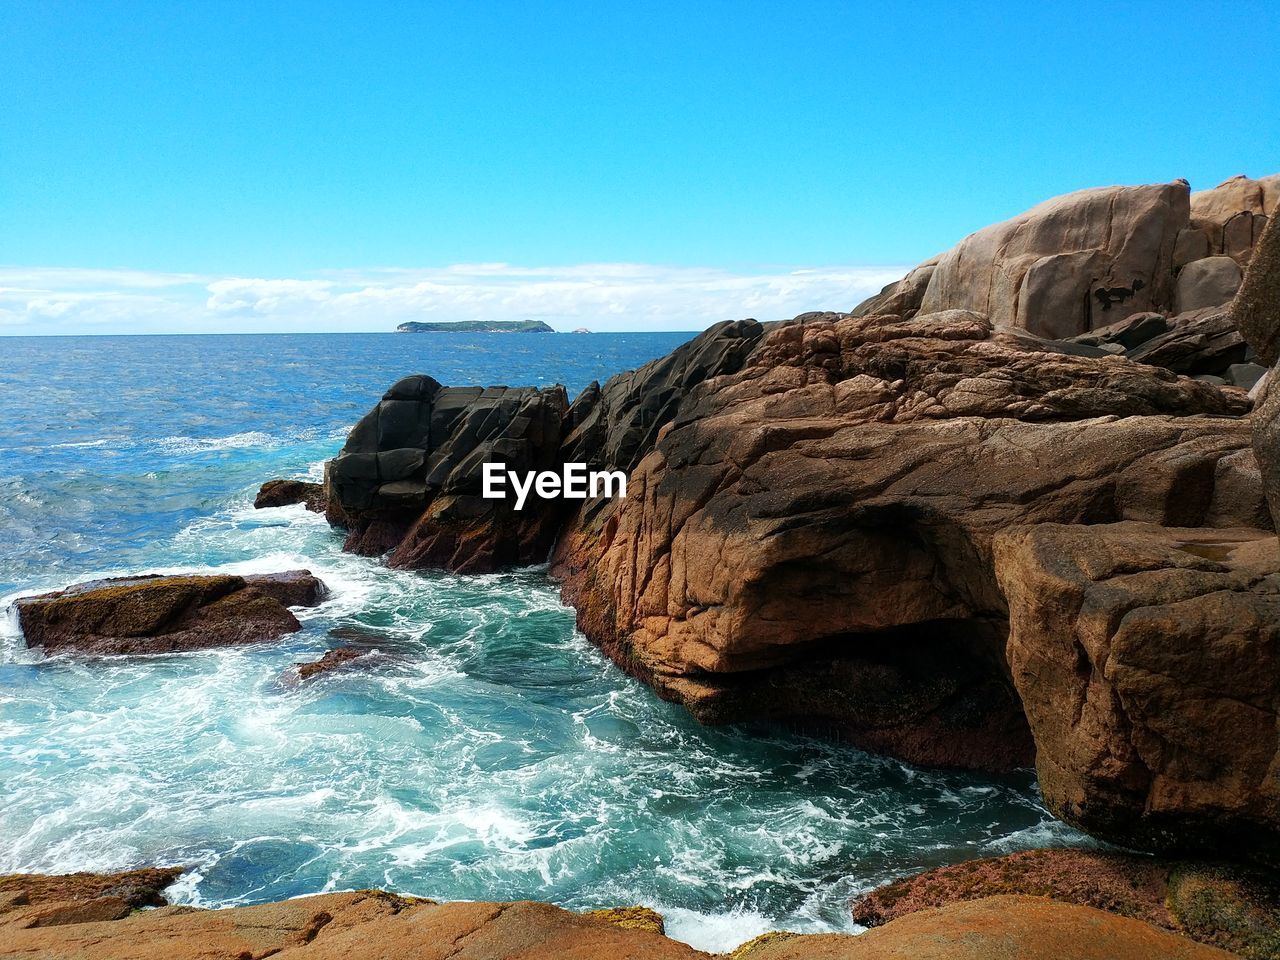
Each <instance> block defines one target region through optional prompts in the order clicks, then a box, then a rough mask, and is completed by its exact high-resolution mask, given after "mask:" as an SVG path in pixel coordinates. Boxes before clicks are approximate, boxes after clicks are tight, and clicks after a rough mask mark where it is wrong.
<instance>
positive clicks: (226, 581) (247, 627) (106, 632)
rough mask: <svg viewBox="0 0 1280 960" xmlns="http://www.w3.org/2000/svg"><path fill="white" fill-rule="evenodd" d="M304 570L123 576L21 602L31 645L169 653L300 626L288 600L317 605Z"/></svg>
mask: <svg viewBox="0 0 1280 960" xmlns="http://www.w3.org/2000/svg"><path fill="white" fill-rule="evenodd" d="M323 594H324V586H323V584H321V583H320V581H319V580H317V579H316V578H315V577H313V576H311V574H310V573H309V572H308V571H305V570H302V571H292V572H290V573H285V574H265V575H257V576H245V577H240V576H234V575H225V574H224V575H212V576H195V575H192V576H157V575H148V576H141V577H123V578H119V579H114V580H97V581H92V582H88V583H80V584H76V585H74V586H71V587H67V588H66V589H64V590H60V591H57V592H55V593H46V594H41V595H39V596H35V597H23V598H22V599H20V600H18V602H17V608H18V622H19V624H20V625H21V627H22V632H23V635H24V636H25V638H26V642H27V645H28V646H31V647H43V648H44V649H46V650H63V649H69V650H76V651H78V652H81V653H91V654H122V653H170V652H173V651H179V650H195V649H199V648H203V647H219V646H231V645H236V644H242V643H258V642H261V641H265V640H274V639H277V638H278V637H281V636H283V635H284V634H286V633H292V632H294V631H296V630H299V629H301V625H300V624H299V623H298V620H297V618H296V617H294V615H293V614H292V613H290V612H289V610H288V609H287V606H286V605H314V604H315V603H317V602H319V599H320V597H322V596H323Z"/></svg>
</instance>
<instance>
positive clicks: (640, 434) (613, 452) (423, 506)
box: [326, 320, 763, 573]
mask: <svg viewBox="0 0 1280 960" xmlns="http://www.w3.org/2000/svg"><path fill="white" fill-rule="evenodd" d="M762 334H763V327H762V326H761V325H760V324H758V323H756V322H755V321H754V320H744V321H737V322H726V323H721V324H717V325H716V326H713V327H711V328H710V329H708V330H706V331H705V332H703V333H702V334H700V335H699V336H697V337H695V338H694V339H693V340H691V341H690V342H689V343H686V344H684V345H682V346H680V347H678V348H677V349H676V350H674V351H672V352H671V353H670V354H668V355H667V356H665V357H662V358H660V359H658V360H654V361H652V362H650V363H647V364H645V365H644V366H643V367H640V368H639V369H638V370H634V371H628V372H626V373H623V374H619V375H618V376H615V377H613V378H612V379H610V380H609V381H608V382H607V383H606V384H605V385H604V387H603V388H602V387H600V386H599V385H598V384H594V383H593V384H592V385H591V386H589V387H588V388H587V389H586V390H584V391H583V392H582V394H581V395H580V396H579V397H577V398H576V399H575V400H574V403H573V405H572V406H571V407H570V406H569V404H568V402H567V400H566V396H565V392H564V388H563V387H559V386H557V387H552V388H549V389H546V390H537V389H533V388H520V389H512V388H508V387H489V388H480V387H442V386H441V385H440V384H439V383H437V382H436V381H435V380H433V379H432V378H430V377H426V376H413V377H407V378H405V379H404V380H401V381H400V382H399V383H397V384H396V385H395V386H393V387H392V388H391V390H389V391H388V392H387V394H386V395H385V396H384V397H383V399H382V401H381V402H380V403H379V404H378V406H377V407H376V408H375V409H374V410H373V411H371V412H370V413H369V414H368V415H366V416H365V417H364V419H362V420H361V421H360V422H359V423H358V424H357V425H356V426H355V428H354V429H353V430H352V431H351V435H350V436H349V437H348V438H347V442H346V445H345V446H344V447H343V448H342V452H341V453H340V454H339V455H338V457H337V458H336V459H335V460H333V461H331V462H330V463H329V464H328V467H327V471H326V487H327V491H328V506H329V511H328V512H329V517H330V519H331V520H332V521H333V522H334V523H335V524H337V525H339V526H344V527H348V528H349V529H350V534H349V536H348V538H347V543H346V549H348V550H351V551H353V552H356V553H363V554H369V555H376V554H381V553H385V552H388V551H390V552H389V554H388V557H387V562H388V563H389V564H390V565H391V566H395V567H404V568H420V567H436V568H445V569H449V570H456V571H460V572H468V573H481V572H486V571H491V570H496V569H500V568H503V567H509V566H513V565H518V564H532V563H542V562H544V561H545V560H546V559H547V555H548V553H549V552H550V549H551V545H552V543H553V541H554V539H555V537H556V535H557V533H558V532H559V529H560V525H561V523H562V522H563V520H564V518H565V516H566V513H567V509H566V507H565V506H564V501H561V500H559V499H554V500H545V499H543V498H540V497H538V496H537V494H536V492H531V493H530V495H529V502H527V503H526V504H525V506H524V509H523V510H521V511H517V510H515V509H514V501H513V499H511V498H508V499H504V500H486V499H483V498H482V497H481V496H480V494H481V490H482V486H481V483H482V473H481V470H482V466H483V464H484V463H485V462H499V463H503V464H505V465H506V468H507V469H508V470H510V471H513V472H516V473H520V474H523V473H525V472H527V471H531V470H558V469H559V468H560V466H561V465H562V464H564V463H568V462H572V463H585V464H587V465H588V466H589V467H590V468H592V469H597V468H608V469H622V470H629V469H630V468H631V467H632V466H633V465H634V464H635V463H636V462H637V461H638V460H639V458H640V457H641V456H643V455H644V454H645V453H646V452H648V450H649V448H650V447H651V446H652V445H653V441H654V438H655V437H656V435H657V433H658V431H659V430H660V429H661V428H662V427H663V426H664V425H665V424H667V423H668V422H669V421H670V420H671V419H672V418H673V417H674V416H675V413H676V409H677V408H678V406H679V405H680V403H681V402H682V400H683V398H684V396H685V394H686V393H687V392H688V391H689V390H690V389H692V388H693V387H694V386H695V385H696V384H698V383H700V382H702V381H703V380H705V379H707V378H709V377H714V376H718V375H720V374H723V373H729V372H733V371H735V370H737V369H739V368H740V367H741V365H742V363H743V360H744V359H745V357H746V356H747V354H748V353H749V352H750V351H751V349H752V347H754V346H755V344H756V342H757V341H758V340H759V339H760V337H761V335H762Z"/></svg>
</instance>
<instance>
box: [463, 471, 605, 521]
mask: <svg viewBox="0 0 1280 960" xmlns="http://www.w3.org/2000/svg"><path fill="white" fill-rule="evenodd" d="M483 481H484V486H483V488H482V490H481V496H483V497H484V498H485V499H486V500H505V499H506V498H507V490H506V484H507V483H508V482H510V484H511V489H512V490H514V491H515V495H516V509H517V510H523V509H524V503H525V500H527V499H528V497H529V492H530V491H534V492H535V493H537V494H538V496H539V497H541V498H542V499H543V500H552V499H554V498H556V497H563V498H564V499H566V500H586V499H587V497H625V496H626V495H627V475H626V474H625V473H623V472H622V471H621V470H591V471H588V470H587V465H586V464H585V463H566V464H565V465H564V471H563V473H556V472H555V471H554V470H540V471H537V472H535V471H533V470H530V471H528V472H527V473H526V474H525V475H524V478H523V482H521V477H520V475H519V474H517V473H516V472H515V471H513V470H508V469H507V465H506V464H505V463H486V464H485V465H484V477H483Z"/></svg>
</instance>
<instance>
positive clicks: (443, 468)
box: [326, 376, 568, 572]
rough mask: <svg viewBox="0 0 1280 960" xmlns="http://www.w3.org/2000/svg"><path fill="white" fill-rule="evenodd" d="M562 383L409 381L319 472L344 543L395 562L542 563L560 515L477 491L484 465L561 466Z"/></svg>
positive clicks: (473, 566)
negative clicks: (545, 385)
mask: <svg viewBox="0 0 1280 960" xmlns="http://www.w3.org/2000/svg"><path fill="white" fill-rule="evenodd" d="M567 409H568V401H567V399H566V397H565V392H564V388H563V387H560V386H556V387H550V388H548V389H545V390H539V389H535V388H532V387H524V388H510V387H488V388H481V387H442V386H441V385H440V384H439V383H437V382H436V381H435V380H433V379H432V378H431V377H426V376H413V377H406V378H405V379H403V380H401V381H400V382H399V383H397V384H395V386H393V387H392V388H391V389H390V390H389V391H387V393H386V395H385V396H384V397H383V398H382V401H381V402H380V403H379V404H378V406H377V407H375V408H374V409H373V410H372V411H371V412H370V413H369V414H367V415H366V416H365V417H364V418H363V419H362V420H361V421H360V422H359V423H357V424H356V426H355V427H354V428H353V429H352V431H351V434H350V436H349V437H348V438H347V442H346V444H345V446H343V448H342V451H341V452H340V453H339V454H338V457H337V459H335V460H332V461H330V463H329V464H328V467H327V470H326V486H327V489H328V491H329V494H330V501H331V503H333V504H334V507H335V510H336V511H337V513H338V516H337V517H335V516H334V514H332V513H331V519H337V520H339V521H340V522H342V523H344V524H346V525H349V526H350V528H351V529H350V534H349V535H348V537H347V542H346V549H348V550H351V551H353V552H356V553H362V554H366V555H375V554H380V553H384V552H387V551H391V553H390V555H389V557H388V558H387V562H388V564H390V565H391V566H395V567H447V568H449V569H452V570H459V571H468V572H484V571H488V570H494V569H498V568H500V567H504V566H511V565H515V564H521V563H539V562H541V561H543V560H545V559H546V555H547V551H548V550H549V549H550V547H551V541H552V539H553V538H554V536H555V533H556V529H557V525H558V522H559V518H560V511H559V509H558V504H557V503H552V502H547V501H543V500H541V499H540V498H538V497H537V494H536V493H531V494H530V503H528V504H526V506H525V508H524V510H522V511H517V510H515V509H514V503H513V501H512V500H511V499H510V498H508V499H503V500H487V499H484V498H483V497H482V496H481V492H482V466H483V464H484V463H485V462H486V461H494V462H501V463H505V464H506V465H507V468H508V469H509V470H513V471H516V472H518V473H521V474H523V473H524V472H526V471H537V470H547V469H552V468H554V467H556V466H557V465H558V464H559V462H560V461H559V448H560V441H561V425H562V420H563V418H564V415H565V413H566V411H567Z"/></svg>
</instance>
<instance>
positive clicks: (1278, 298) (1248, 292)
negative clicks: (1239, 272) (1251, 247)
mask: <svg viewBox="0 0 1280 960" xmlns="http://www.w3.org/2000/svg"><path fill="white" fill-rule="evenodd" d="M1277 220H1280V217H1275V218H1273V220H1272V225H1271V228H1270V229H1269V230H1267V231H1266V233H1264V234H1263V236H1262V238H1261V239H1260V240H1259V244H1258V250H1257V253H1256V254H1255V255H1254V258H1253V260H1252V262H1251V263H1250V264H1249V269H1248V270H1247V271H1246V272H1245V278H1244V282H1243V284H1242V285H1241V287H1240V293H1239V295H1238V296H1237V297H1236V299H1235V300H1234V302H1233V303H1232V304H1231V317H1232V319H1233V320H1234V321H1235V325H1236V326H1237V327H1238V328H1239V330H1240V333H1241V334H1242V335H1243V336H1244V338H1245V339H1246V340H1248V341H1249V344H1250V346H1252V347H1253V349H1254V350H1255V351H1257V354H1258V358H1259V359H1260V360H1261V361H1262V363H1264V364H1266V365H1268V366H1271V365H1274V364H1275V363H1277V362H1278V361H1280V225H1277V224H1276V221H1277Z"/></svg>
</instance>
